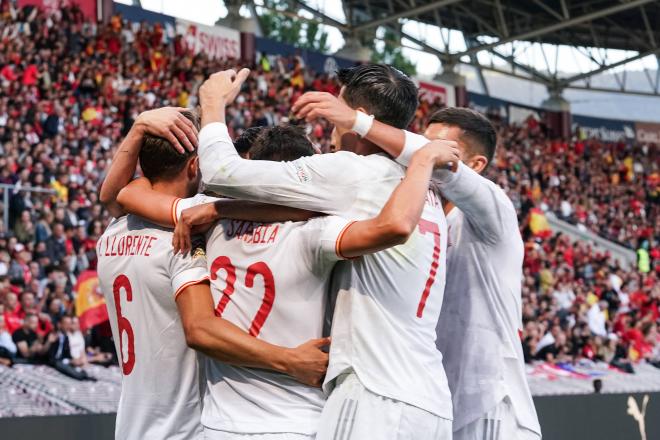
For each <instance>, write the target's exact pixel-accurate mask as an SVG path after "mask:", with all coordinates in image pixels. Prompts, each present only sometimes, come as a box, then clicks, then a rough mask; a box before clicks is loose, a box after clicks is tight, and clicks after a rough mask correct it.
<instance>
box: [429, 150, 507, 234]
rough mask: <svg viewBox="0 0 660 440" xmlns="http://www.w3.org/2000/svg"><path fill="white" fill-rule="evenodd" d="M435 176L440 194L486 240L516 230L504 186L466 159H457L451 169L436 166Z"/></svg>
mask: <svg viewBox="0 0 660 440" xmlns="http://www.w3.org/2000/svg"><path fill="white" fill-rule="evenodd" d="M434 178H435V179H436V182H438V184H439V187H440V191H441V192H442V195H443V196H444V197H446V198H447V199H448V200H449V201H451V202H452V203H454V204H455V205H456V207H457V208H458V209H460V210H461V212H463V215H464V217H465V220H466V221H467V223H468V224H469V225H470V226H471V227H472V229H473V231H474V233H475V235H476V236H478V237H479V238H480V239H481V240H482V241H484V242H485V243H488V244H491V245H494V244H496V243H498V242H500V241H501V240H502V239H505V238H507V236H508V234H511V233H513V232H517V231H518V226H517V224H518V223H517V214H516V210H515V208H514V206H513V203H512V202H511V199H509V197H508V196H507V195H506V193H505V192H504V190H503V189H502V188H500V187H499V186H498V185H497V184H495V183H494V182H492V181H491V180H489V179H487V178H486V177H484V176H482V175H481V174H479V173H477V172H476V171H474V170H473V169H472V168H470V167H469V166H468V165H466V164H465V163H463V162H460V163H459V164H458V166H457V167H456V170H455V171H454V172H452V171H449V170H437V171H436V172H435V173H434ZM514 229H515V231H514Z"/></svg>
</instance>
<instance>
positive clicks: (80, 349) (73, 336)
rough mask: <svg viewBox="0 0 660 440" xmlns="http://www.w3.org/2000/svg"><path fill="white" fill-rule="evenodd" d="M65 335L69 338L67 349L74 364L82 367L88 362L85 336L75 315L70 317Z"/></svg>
mask: <svg viewBox="0 0 660 440" xmlns="http://www.w3.org/2000/svg"><path fill="white" fill-rule="evenodd" d="M70 319H71V322H70V324H69V325H68V329H67V332H66V336H67V338H68V339H69V350H70V353H71V359H72V360H73V362H74V364H76V365H79V366H81V367H84V366H86V365H87V364H88V361H87V351H86V348H85V337H84V336H83V334H82V332H81V331H80V321H79V320H78V318H77V317H75V316H73V317H71V318H70Z"/></svg>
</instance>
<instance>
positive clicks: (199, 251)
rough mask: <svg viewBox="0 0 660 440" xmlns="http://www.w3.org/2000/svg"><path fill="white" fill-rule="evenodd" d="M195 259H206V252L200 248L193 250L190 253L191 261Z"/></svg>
mask: <svg viewBox="0 0 660 440" xmlns="http://www.w3.org/2000/svg"><path fill="white" fill-rule="evenodd" d="M197 258H206V251H205V250H204V249H203V248H201V247H198V248H195V249H194V250H193V251H192V259H193V260H194V259H197Z"/></svg>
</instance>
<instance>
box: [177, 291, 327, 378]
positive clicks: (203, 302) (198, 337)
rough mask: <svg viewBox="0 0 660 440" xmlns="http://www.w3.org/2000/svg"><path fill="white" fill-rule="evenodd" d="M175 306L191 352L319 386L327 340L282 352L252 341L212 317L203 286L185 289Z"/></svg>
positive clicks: (325, 356)
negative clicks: (284, 375) (266, 370)
mask: <svg viewBox="0 0 660 440" xmlns="http://www.w3.org/2000/svg"><path fill="white" fill-rule="evenodd" d="M176 304H177V307H178V309H179V313H180V315H181V320H182V324H183V329H184V332H185V334H186V342H187V343H188V345H189V346H190V347H191V348H194V349H195V350H198V351H201V352H202V353H204V354H206V355H207V356H210V357H213V358H215V359H217V360H219V361H221V362H225V363H228V364H232V365H237V366H242V367H252V368H264V369H268V370H274V371H279V372H281V373H285V374H288V375H289V376H292V377H294V378H295V379H296V380H298V381H300V382H302V383H305V384H307V385H311V386H317V387H318V386H320V385H321V382H322V379H323V376H325V371H326V369H327V365H328V354H327V353H325V352H323V351H322V350H321V348H322V347H324V346H326V345H328V344H329V343H330V340H329V338H321V339H313V340H310V341H308V342H306V343H305V344H302V345H300V346H298V347H295V348H286V347H280V346H277V345H273V344H269V343H267V342H265V341H263V340H262V339H258V338H255V337H252V336H250V335H249V334H248V333H247V332H245V331H243V330H241V329H240V328H239V327H237V326H235V325H234V324H232V323H231V322H229V321H227V320H226V319H222V318H218V317H217V316H215V314H214V309H215V306H214V305H213V297H212V296H211V292H210V290H209V286H208V284H205V283H202V284H194V285H192V286H189V287H187V288H185V289H184V290H183V291H181V293H179V295H178V296H177V298H176Z"/></svg>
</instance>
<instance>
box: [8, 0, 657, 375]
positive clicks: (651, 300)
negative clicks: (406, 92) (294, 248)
mask: <svg viewBox="0 0 660 440" xmlns="http://www.w3.org/2000/svg"><path fill="white" fill-rule="evenodd" d="M0 4H1V5H2V11H1V14H2V15H1V16H0V23H1V26H0V38H1V41H0V183H1V184H8V185H13V188H12V189H11V190H10V194H9V195H10V197H9V205H8V206H2V209H8V213H9V216H8V219H9V221H8V223H7V224H4V223H1V224H0V363H1V364H4V365H11V364H12V363H13V362H26V363H48V364H50V365H52V366H53V367H55V368H57V369H58V370H60V371H62V372H63V373H65V374H68V375H70V376H72V377H76V378H79V379H86V378H88V376H87V375H86V374H85V370H84V367H85V365H86V364H87V363H89V362H97V363H101V364H109V363H111V362H113V361H115V360H116V357H115V356H114V353H113V351H114V350H113V345H112V342H111V340H110V338H111V336H110V331H109V325H107V324H100V325H97V326H95V327H93V328H92V329H90V330H87V331H85V332H84V333H83V332H81V331H80V326H79V323H78V320H77V318H76V317H75V310H74V295H75V293H74V286H75V284H76V279H77V276H78V275H79V274H80V273H81V272H82V271H84V270H87V269H92V270H93V269H95V267H96V266H95V265H96V256H95V243H96V240H97V239H98V237H99V236H100V235H101V233H102V232H103V230H104V228H105V227H106V225H107V224H108V222H109V220H110V218H109V215H108V213H107V212H106V211H105V210H104V209H103V207H102V206H101V205H100V203H99V201H98V190H99V187H100V184H101V182H102V181H103V179H104V176H105V173H106V170H107V167H108V163H109V160H110V158H111V157H112V155H113V152H114V148H115V147H116V145H118V144H119V142H120V140H121V138H122V136H123V135H124V134H126V132H127V131H128V129H129V128H130V126H131V124H132V121H133V120H134V119H135V118H136V117H137V115H138V114H139V113H140V112H142V111H144V110H146V109H149V108H153V107H159V106H164V105H175V106H181V107H194V106H195V105H196V96H195V93H196V90H197V88H198V87H199V86H200V84H201V83H202V81H203V79H204V78H206V77H207V76H208V75H209V74H210V73H212V72H215V71H217V70H220V69H222V68H224V67H226V65H225V64H223V63H222V62H218V61H213V60H209V59H207V58H205V57H204V56H203V55H193V54H192V53H189V52H188V51H187V50H186V49H185V47H184V45H183V43H182V41H181V39H180V37H177V38H175V39H173V40H168V39H167V38H166V36H165V35H164V29H163V28H162V27H160V26H158V25H154V26H149V25H146V24H140V25H135V26H133V25H130V24H128V23H126V22H123V21H122V20H121V18H120V17H114V18H113V19H112V20H111V21H110V23H109V24H108V25H98V26H97V25H92V24H90V23H85V22H84V20H83V19H82V15H81V14H80V13H79V12H77V11H76V10H75V9H71V8H64V9H62V10H61V14H60V15H59V16H53V17H46V16H44V15H41V14H40V13H39V12H38V11H37V10H36V9H32V8H26V9H22V10H16V9H14V8H13V7H12V6H11V5H12V3H11V2H8V1H2V2H1V3H0ZM309 89H314V90H322V91H327V92H330V93H333V94H337V93H338V92H339V86H338V84H337V83H336V82H335V81H334V80H333V79H332V78H330V77H329V76H327V75H323V74H318V75H316V74H314V73H313V72H311V71H310V69H308V68H306V66H305V65H304V63H303V61H302V60H301V59H300V58H298V57H289V58H284V57H269V58H265V57H264V58H262V59H261V60H259V62H258V63H257V65H256V66H254V70H253V74H252V75H251V77H250V79H249V80H248V81H247V82H246V85H245V86H244V90H243V91H242V92H243V93H242V94H241V96H240V97H239V98H238V101H237V105H235V106H234V108H233V109H231V110H230V112H229V114H228V118H227V119H228V125H229V128H230V132H231V134H232V135H233V136H237V135H239V134H241V133H242V132H243V131H244V130H245V129H246V128H248V127H252V126H264V125H273V124H278V123H283V122H287V121H290V116H289V112H290V107H291V104H292V103H293V102H295V100H296V99H297V98H298V96H300V95H301V94H302V93H303V92H304V91H305V90H309ZM436 108H437V105H434V104H431V103H427V102H424V103H423V104H422V105H421V106H420V109H419V111H418V118H417V120H416V121H415V122H414V124H413V130H415V131H423V127H424V122H425V120H426V118H427V116H428V115H430V113H431V112H432V111H433V110H434V109H436ZM330 130H331V127H330V126H329V125H328V124H327V123H325V122H323V121H319V122H316V123H313V124H311V125H310V126H308V133H309V135H310V138H311V139H312V140H313V141H314V142H315V143H316V144H317V145H318V146H319V147H320V149H321V150H322V151H324V152H327V151H330V150H331V149H332V146H331V145H329V138H330V136H329V133H330ZM499 134H500V146H499V152H498V159H497V161H496V165H495V166H494V167H492V169H491V171H490V175H491V177H492V178H493V179H494V180H495V181H496V182H498V183H499V184H500V185H501V186H503V187H504V188H505V189H506V190H507V191H508V194H509V195H510V197H511V198H512V200H513V201H514V204H515V206H516V207H517V209H518V211H519V214H520V220H521V224H522V225H523V226H522V229H523V233H524V237H525V239H526V259H525V266H524V273H525V281H524V288H523V319H524V329H523V333H522V339H523V344H524V349H525V355H526V357H527V359H526V360H527V361H528V362H531V361H532V360H543V361H548V362H558V361H574V360H578V359H588V360H602V361H605V362H607V363H610V364H612V365H615V366H617V367H618V368H621V369H623V370H626V371H632V369H633V366H632V364H633V363H634V362H637V361H640V360H645V361H650V362H655V363H656V365H658V361H659V360H660V343H659V341H658V330H657V324H658V318H659V316H660V312H659V310H658V304H659V302H660V282H659V280H658V276H659V273H660V248H659V246H658V244H659V241H660V222H658V214H659V210H660V207H659V204H658V202H659V193H658V188H659V186H660V178H659V170H658V150H657V148H655V149H654V148H650V147H649V146H641V145H632V146H630V145H626V144H623V143H616V144H606V143H602V142H600V141H597V140H580V141H571V142H564V141H561V140H551V139H548V138H547V137H546V136H545V135H544V130H543V127H542V125H541V124H539V123H538V122H536V121H533V120H530V121H529V122H528V123H527V124H525V125H523V126H515V127H507V126H504V125H502V126H501V127H500V128H499ZM32 188H38V189H42V190H47V191H49V192H33V191H31V190H30V189H32ZM533 208H541V209H542V210H544V211H545V210H547V211H552V212H555V213H556V214H557V215H558V216H559V217H560V218H563V219H565V220H567V221H569V222H572V223H576V224H580V225H582V227H585V228H588V229H590V230H592V231H594V232H597V233H598V234H600V235H602V236H604V237H606V238H608V239H611V240H614V241H617V242H619V243H622V244H624V245H626V246H628V247H631V248H633V249H637V248H643V249H645V250H646V251H647V252H648V254H649V256H650V261H649V264H648V267H642V266H640V267H639V268H630V269H626V268H623V267H622V266H620V265H619V263H618V262H616V261H613V259H612V258H610V257H609V256H608V255H606V254H601V253H598V252H596V251H595V250H594V249H593V248H591V247H590V245H588V244H586V243H583V242H571V241H570V240H569V239H568V237H565V236H561V235H554V236H552V235H551V236H537V235H534V234H533V233H532V232H530V230H529V227H528V219H529V216H530V213H531V210H532V209H533Z"/></svg>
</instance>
